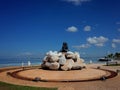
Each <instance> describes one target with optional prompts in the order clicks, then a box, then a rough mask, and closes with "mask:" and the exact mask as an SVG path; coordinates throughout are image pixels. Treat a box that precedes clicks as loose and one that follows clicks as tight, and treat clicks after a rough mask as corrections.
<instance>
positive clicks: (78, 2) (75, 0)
mask: <svg viewBox="0 0 120 90" xmlns="http://www.w3.org/2000/svg"><path fill="white" fill-rule="evenodd" d="M63 1H66V2H69V3H73V4H74V5H76V6H77V5H81V4H82V3H83V2H89V1H91V0H63Z"/></svg>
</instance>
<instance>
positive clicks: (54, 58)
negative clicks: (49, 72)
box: [49, 55, 59, 62]
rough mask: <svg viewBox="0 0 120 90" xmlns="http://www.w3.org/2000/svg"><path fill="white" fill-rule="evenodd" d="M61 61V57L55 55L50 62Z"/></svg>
mask: <svg viewBox="0 0 120 90" xmlns="http://www.w3.org/2000/svg"><path fill="white" fill-rule="evenodd" d="M58 60H59V57H58V56H57V55H53V56H51V57H50V58H49V62H57V61H58Z"/></svg>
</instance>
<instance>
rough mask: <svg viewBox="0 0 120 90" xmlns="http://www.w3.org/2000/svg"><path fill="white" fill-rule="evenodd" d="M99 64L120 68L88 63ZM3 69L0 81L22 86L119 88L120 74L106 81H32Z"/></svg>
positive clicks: (66, 89) (91, 89) (64, 89)
mask: <svg viewBox="0 0 120 90" xmlns="http://www.w3.org/2000/svg"><path fill="white" fill-rule="evenodd" d="M97 66H100V67H101V68H104V69H109V70H114V71H116V69H120V66H112V67H111V66H101V65H96V64H94V65H89V67H97ZM16 70H20V69H15V70H8V71H9V72H14V71H16ZM8 71H4V72H1V73H0V81H3V82H7V83H12V84H17V85H24V86H31V85H32V86H36V87H58V90H120V75H118V76H116V77H114V78H111V79H107V80H106V81H90V82H57V83H56V82H33V81H25V80H20V79H16V78H13V77H11V76H9V75H7V74H6V73H7V72H8Z"/></svg>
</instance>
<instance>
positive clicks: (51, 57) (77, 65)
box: [41, 42, 86, 71]
mask: <svg viewBox="0 0 120 90" xmlns="http://www.w3.org/2000/svg"><path fill="white" fill-rule="evenodd" d="M85 66H86V64H85V63H84V60H83V59H82V58H80V54H79V53H78V52H71V51H69V49H68V45H67V43H66V42H64V43H63V45H62V49H61V50H60V52H57V51H49V52H47V53H46V56H45V57H44V59H43V63H42V64H41V67H42V68H43V69H50V70H63V71H68V70H77V69H82V68H83V67H85Z"/></svg>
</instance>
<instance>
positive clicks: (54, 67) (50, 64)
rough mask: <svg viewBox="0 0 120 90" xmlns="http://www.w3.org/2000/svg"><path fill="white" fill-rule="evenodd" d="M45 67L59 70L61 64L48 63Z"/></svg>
mask: <svg viewBox="0 0 120 90" xmlns="http://www.w3.org/2000/svg"><path fill="white" fill-rule="evenodd" d="M45 66H46V67H48V68H49V69H51V70H58V69H59V66H60V64H59V63H57V62H54V63H49V62H46V64H45Z"/></svg>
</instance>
